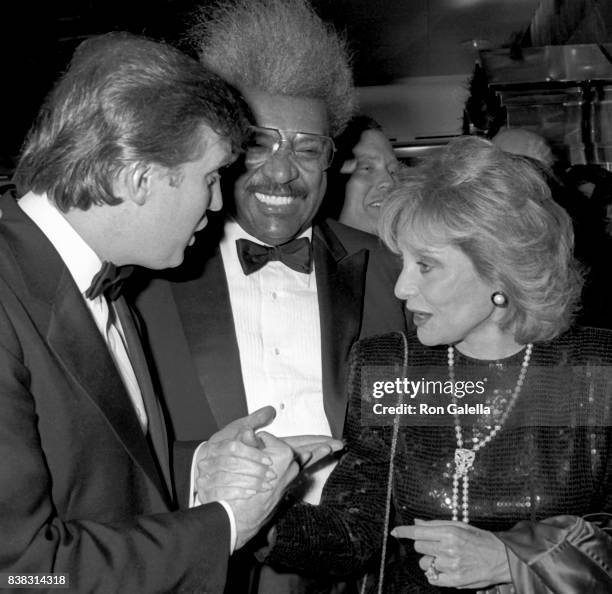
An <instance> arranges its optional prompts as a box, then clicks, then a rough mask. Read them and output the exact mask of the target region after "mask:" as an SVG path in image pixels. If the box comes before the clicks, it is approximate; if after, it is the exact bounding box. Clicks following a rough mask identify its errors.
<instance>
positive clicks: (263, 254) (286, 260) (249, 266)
mask: <svg viewBox="0 0 612 594" xmlns="http://www.w3.org/2000/svg"><path fill="white" fill-rule="evenodd" d="M236 248H237V250H238V259H239V260H240V265H241V266H242V270H243V272H244V274H246V275H249V274H251V273H253V272H257V271H258V270H259V269H260V268H263V267H264V266H265V265H266V264H267V263H268V262H272V261H273V260H279V261H280V262H282V263H283V264H285V266H289V268H291V269H292V270H295V271H296V272H303V273H304V274H310V273H311V271H312V245H311V243H310V240H309V239H308V238H307V237H300V238H299V239H292V240H291V241H288V242H287V243H283V244H282V245H275V246H271V247H268V246H267V245H261V244H259V243H255V242H253V241H249V240H248V239H238V240H236Z"/></svg>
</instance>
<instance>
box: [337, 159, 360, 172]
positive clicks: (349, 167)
mask: <svg viewBox="0 0 612 594" xmlns="http://www.w3.org/2000/svg"><path fill="white" fill-rule="evenodd" d="M356 169H357V160H356V159H347V160H346V161H345V162H344V163H342V167H341V168H340V173H345V174H347V175H351V174H352V173H355V170H356Z"/></svg>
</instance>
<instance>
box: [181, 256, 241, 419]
mask: <svg viewBox="0 0 612 594" xmlns="http://www.w3.org/2000/svg"><path fill="white" fill-rule="evenodd" d="M173 292H174V299H175V301H176V304H177V306H178V310H179V313H180V316H181V320H182V322H183V328H184V330H185V336H186V338H187V342H188V344H189V350H190V351H191V355H192V357H193V359H194V362H195V366H196V369H197V370H198V375H199V378H200V383H201V385H202V387H203V389H204V392H205V394H206V397H207V399H208V404H209V406H210V408H211V410H212V411H213V415H214V416H215V419H216V421H217V424H218V426H219V427H224V426H225V425H227V423H229V422H231V421H233V420H234V419H237V418H239V417H243V416H245V415H247V414H248V409H247V403H246V394H245V392H244V383H243V380H242V371H241V367H240V352H239V350H238V341H237V339H236V330H235V328H234V317H233V315H232V308H231V303H230V296H229V289H228V286H227V278H226V276H225V270H224V268H223V260H222V258H221V253H220V251H219V249H218V248H217V249H216V250H215V253H214V254H213V255H212V256H211V257H210V258H209V259H208V261H207V262H206V266H205V268H204V272H203V274H202V275H200V276H199V277H198V278H197V279H195V280H191V281H187V282H184V283H176V284H175V285H173Z"/></svg>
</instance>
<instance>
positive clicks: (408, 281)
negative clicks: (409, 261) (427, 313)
mask: <svg viewBox="0 0 612 594" xmlns="http://www.w3.org/2000/svg"><path fill="white" fill-rule="evenodd" d="M394 292H395V296H396V297H397V298H398V299H404V300H406V299H408V298H409V297H414V295H416V294H417V293H418V292H419V288H418V285H417V282H416V276H415V274H414V272H413V271H411V270H410V269H409V268H408V267H407V266H404V267H403V268H402V271H401V272H400V275H399V277H398V279H397V281H396V283H395V290H394Z"/></svg>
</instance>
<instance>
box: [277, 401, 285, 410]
mask: <svg viewBox="0 0 612 594" xmlns="http://www.w3.org/2000/svg"><path fill="white" fill-rule="evenodd" d="M278 408H280V409H281V410H285V403H284V402H281V403H280V405H279V407H278Z"/></svg>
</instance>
